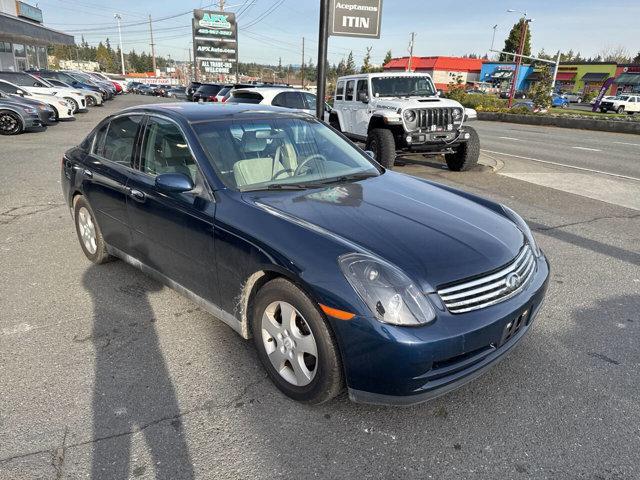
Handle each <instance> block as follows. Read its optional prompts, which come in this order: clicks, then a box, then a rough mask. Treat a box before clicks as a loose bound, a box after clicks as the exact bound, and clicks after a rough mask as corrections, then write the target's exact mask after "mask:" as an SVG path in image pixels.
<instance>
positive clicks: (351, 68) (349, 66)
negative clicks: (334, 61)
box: [344, 52, 356, 75]
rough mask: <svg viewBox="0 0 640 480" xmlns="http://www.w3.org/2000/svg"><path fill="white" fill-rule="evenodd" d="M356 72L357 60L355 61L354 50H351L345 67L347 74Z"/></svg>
mask: <svg viewBox="0 0 640 480" xmlns="http://www.w3.org/2000/svg"><path fill="white" fill-rule="evenodd" d="M354 73H356V62H354V61H353V52H349V56H348V57H347V63H346V64H345V67H344V74H345V75H353V74H354Z"/></svg>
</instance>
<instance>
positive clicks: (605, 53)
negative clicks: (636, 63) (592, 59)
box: [598, 45, 631, 63]
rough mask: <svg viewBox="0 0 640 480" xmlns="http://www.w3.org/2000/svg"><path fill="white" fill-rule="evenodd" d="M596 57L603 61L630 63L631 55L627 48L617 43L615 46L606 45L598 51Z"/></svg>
mask: <svg viewBox="0 0 640 480" xmlns="http://www.w3.org/2000/svg"><path fill="white" fill-rule="evenodd" d="M598 57H600V58H602V61H603V62H616V63H630V62H631V55H630V54H629V50H627V49H626V48H625V47H624V46H622V45H618V46H616V47H613V46H610V45H607V46H606V47H604V48H603V49H602V50H600V51H599V52H598Z"/></svg>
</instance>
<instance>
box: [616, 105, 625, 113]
mask: <svg viewBox="0 0 640 480" xmlns="http://www.w3.org/2000/svg"><path fill="white" fill-rule="evenodd" d="M616 113H624V106H622V105H620V106H619V107H618V108H616Z"/></svg>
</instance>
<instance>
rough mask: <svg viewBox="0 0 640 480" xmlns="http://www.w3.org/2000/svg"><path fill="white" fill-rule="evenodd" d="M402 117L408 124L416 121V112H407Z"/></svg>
mask: <svg viewBox="0 0 640 480" xmlns="http://www.w3.org/2000/svg"><path fill="white" fill-rule="evenodd" d="M402 116H403V117H404V119H405V120H406V121H407V122H408V123H412V122H415V121H416V112H415V111H414V110H405V111H404V113H403V114H402Z"/></svg>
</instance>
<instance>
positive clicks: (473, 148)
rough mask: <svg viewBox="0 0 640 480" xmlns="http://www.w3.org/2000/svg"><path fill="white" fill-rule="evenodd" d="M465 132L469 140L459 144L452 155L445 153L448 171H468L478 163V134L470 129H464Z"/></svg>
mask: <svg viewBox="0 0 640 480" xmlns="http://www.w3.org/2000/svg"><path fill="white" fill-rule="evenodd" d="M465 131H466V132H468V133H469V139H468V140H467V141H466V142H465V143H463V144H461V145H460V146H459V147H458V150H456V151H455V152H454V153H446V154H445V156H444V159H445V160H446V162H447V166H448V167H449V170H452V171H454V172H462V171H465V170H469V169H470V168H472V167H474V166H475V165H476V164H477V163H478V157H480V137H478V133H477V132H476V131H475V129H473V128H471V127H465Z"/></svg>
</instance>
